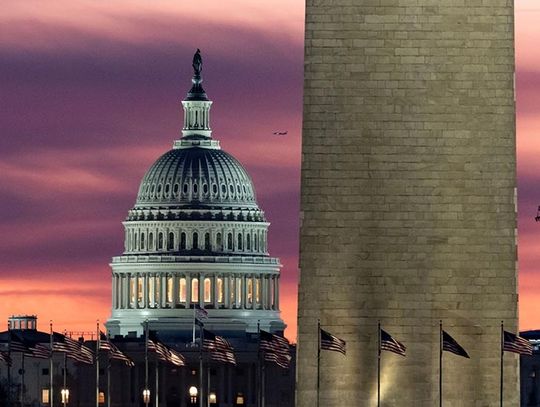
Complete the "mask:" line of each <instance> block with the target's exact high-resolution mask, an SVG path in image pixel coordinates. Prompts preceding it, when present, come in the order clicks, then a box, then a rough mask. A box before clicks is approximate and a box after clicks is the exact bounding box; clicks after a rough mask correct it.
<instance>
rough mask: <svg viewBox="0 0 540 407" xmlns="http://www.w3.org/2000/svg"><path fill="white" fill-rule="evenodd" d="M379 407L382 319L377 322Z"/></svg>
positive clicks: (379, 403)
mask: <svg viewBox="0 0 540 407" xmlns="http://www.w3.org/2000/svg"><path fill="white" fill-rule="evenodd" d="M377 345H378V349H377V407H381V321H378V323H377Z"/></svg>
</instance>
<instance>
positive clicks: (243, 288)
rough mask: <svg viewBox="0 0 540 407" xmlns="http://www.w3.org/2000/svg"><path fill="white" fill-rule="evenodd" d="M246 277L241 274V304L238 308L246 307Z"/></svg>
mask: <svg viewBox="0 0 540 407" xmlns="http://www.w3.org/2000/svg"><path fill="white" fill-rule="evenodd" d="M246 283H247V278H246V275H245V274H242V299H241V306H240V308H242V309H246V308H247V305H248V304H247V292H248V291H247V284H246Z"/></svg>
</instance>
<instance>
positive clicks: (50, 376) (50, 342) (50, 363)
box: [49, 319, 54, 407]
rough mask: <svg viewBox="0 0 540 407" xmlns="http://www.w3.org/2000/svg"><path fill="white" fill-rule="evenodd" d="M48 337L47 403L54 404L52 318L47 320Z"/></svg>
mask: <svg viewBox="0 0 540 407" xmlns="http://www.w3.org/2000/svg"><path fill="white" fill-rule="evenodd" d="M49 329H50V338H49V346H50V347H51V353H50V355H49V405H50V406H51V407H53V406H54V388H53V328H52V319H51V320H49Z"/></svg>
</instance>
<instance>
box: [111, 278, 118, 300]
mask: <svg viewBox="0 0 540 407" xmlns="http://www.w3.org/2000/svg"><path fill="white" fill-rule="evenodd" d="M112 294H113V296H112V303H113V304H112V306H113V308H114V309H117V308H118V275H117V274H113V279H112Z"/></svg>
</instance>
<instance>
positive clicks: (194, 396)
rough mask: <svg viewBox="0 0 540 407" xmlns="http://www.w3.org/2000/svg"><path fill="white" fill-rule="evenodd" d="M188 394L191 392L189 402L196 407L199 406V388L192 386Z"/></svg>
mask: <svg viewBox="0 0 540 407" xmlns="http://www.w3.org/2000/svg"><path fill="white" fill-rule="evenodd" d="M188 392H189V402H190V403H191V404H192V405H196V404H197V394H199V391H198V390H197V388H196V387H195V386H191V387H190V388H189V390H188Z"/></svg>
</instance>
